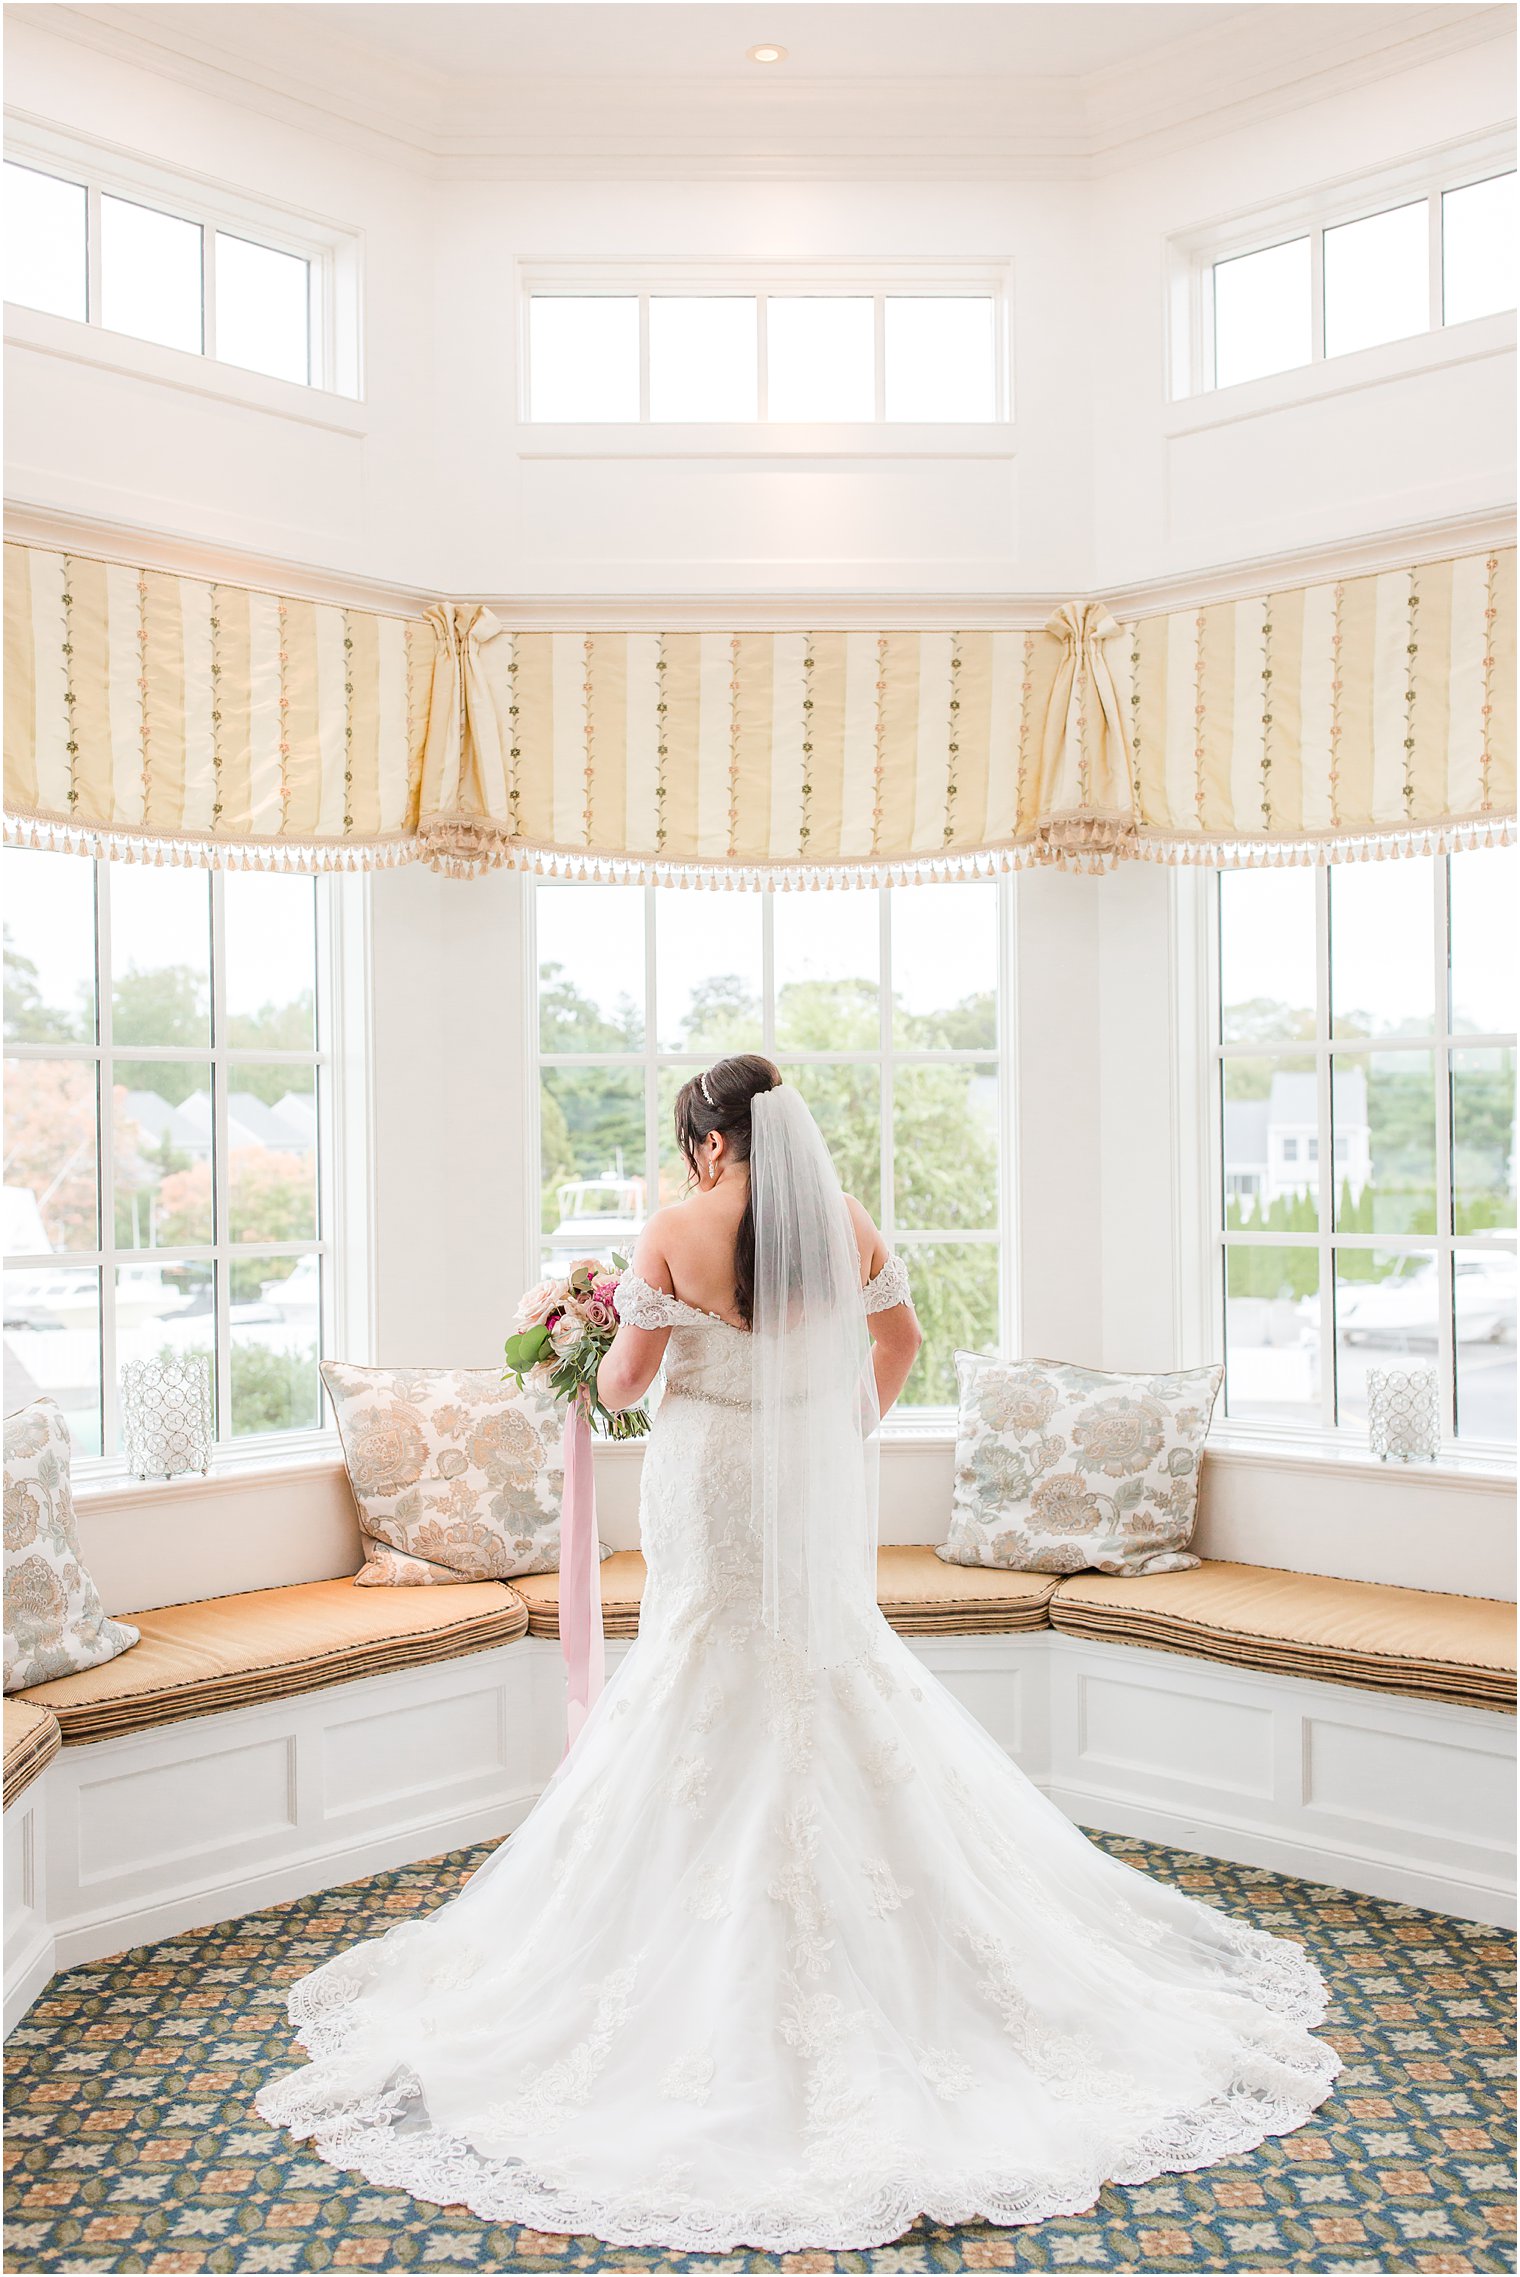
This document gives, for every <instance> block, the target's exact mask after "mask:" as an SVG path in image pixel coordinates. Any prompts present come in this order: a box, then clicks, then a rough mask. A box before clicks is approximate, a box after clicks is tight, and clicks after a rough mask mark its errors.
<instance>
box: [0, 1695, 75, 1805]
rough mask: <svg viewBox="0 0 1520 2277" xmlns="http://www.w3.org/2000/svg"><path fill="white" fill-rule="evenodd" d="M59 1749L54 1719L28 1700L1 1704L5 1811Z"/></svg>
mask: <svg viewBox="0 0 1520 2277" xmlns="http://www.w3.org/2000/svg"><path fill="white" fill-rule="evenodd" d="M62 1745H63V1735H62V1733H61V1732H60V1731H59V1729H58V1718H57V1717H56V1716H55V1715H54V1714H53V1713H52V1711H51V1710H50V1709H48V1708H35V1707H33V1705H32V1703H31V1701H30V1700H22V1699H19V1698H18V1699H8V1700H7V1701H6V1703H5V1807H6V1809H7V1810H9V1809H10V1807H11V1804H12V1803H14V1802H17V1801H19V1799H20V1798H21V1796H22V1795H24V1794H25V1793H26V1790H27V1788H28V1787H29V1786H30V1785H31V1783H32V1781H33V1780H34V1779H36V1778H38V1777H40V1776H41V1774H42V1772H43V1771H45V1770H46V1768H47V1766H48V1764H50V1763H51V1762H52V1760H53V1757H54V1756H55V1755H56V1754H57V1753H58V1750H59V1748H60V1747H61V1746H62Z"/></svg>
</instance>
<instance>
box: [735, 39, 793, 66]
mask: <svg viewBox="0 0 1520 2277" xmlns="http://www.w3.org/2000/svg"><path fill="white" fill-rule="evenodd" d="M744 52H745V55H746V56H747V57H748V58H749V61H750V62H751V63H785V61H786V49H785V48H784V47H776V46H774V45H773V44H772V42H771V41H769V40H767V41H765V42H764V43H763V44H762V45H761V46H760V47H747V48H746V49H745V51H744Z"/></svg>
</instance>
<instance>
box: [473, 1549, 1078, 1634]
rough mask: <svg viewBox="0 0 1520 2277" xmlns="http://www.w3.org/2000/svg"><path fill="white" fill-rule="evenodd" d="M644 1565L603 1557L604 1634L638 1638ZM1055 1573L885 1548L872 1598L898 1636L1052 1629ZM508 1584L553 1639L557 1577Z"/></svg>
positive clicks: (617, 1553)
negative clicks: (971, 1563) (953, 1562)
mask: <svg viewBox="0 0 1520 2277" xmlns="http://www.w3.org/2000/svg"><path fill="white" fill-rule="evenodd" d="M644 1578H645V1566H644V1559H643V1556H642V1554H641V1553H640V1552H639V1551H638V1550H614V1552H613V1554H612V1556H611V1557H610V1558H604V1559H603V1560H602V1630H603V1634H604V1635H606V1636H607V1637H609V1638H623V1637H636V1636H637V1635H638V1633H639V1605H640V1603H641V1601H642V1599H643V1595H644ZM1055 1586H1056V1580H1055V1576H1054V1574H1049V1573H1005V1572H1003V1571H1001V1570H995V1569H993V1568H990V1567H981V1566H964V1565H946V1563H945V1561H944V1559H943V1558H937V1557H936V1556H935V1555H934V1552H933V1550H931V1549H921V1548H911V1549H909V1548H897V1547H889V1548H883V1549H881V1550H879V1551H878V1553H877V1559H876V1601H877V1603H878V1604H879V1605H880V1607H881V1609H882V1611H883V1613H885V1615H886V1617H887V1619H888V1620H889V1621H890V1622H891V1624H892V1626H893V1628H894V1629H896V1630H897V1632H898V1634H899V1636H905V1637H947V1636H1004V1635H1008V1634H1009V1633H1011V1632H1017V1631H1022V1630H1029V1629H1045V1628H1049V1626H1050V1616H1049V1605H1050V1600H1051V1597H1052V1595H1053V1593H1054V1591H1055ZM512 1587H513V1588H514V1589H515V1590H516V1591H517V1594H518V1595H519V1597H521V1599H522V1601H523V1603H524V1604H525V1605H526V1607H527V1609H528V1634H529V1635H530V1636H534V1637H557V1636H558V1635H559V1575H558V1574H557V1573H524V1574H519V1575H518V1577H517V1579H516V1580H515V1581H514V1582H513V1584H512Z"/></svg>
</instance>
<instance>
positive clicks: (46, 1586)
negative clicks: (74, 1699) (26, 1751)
mask: <svg viewBox="0 0 1520 2277" xmlns="http://www.w3.org/2000/svg"><path fill="white" fill-rule="evenodd" d="M71 1451H72V1450H71V1446H70V1441H69V1427H68V1425H67V1423H66V1422H65V1421H64V1419H63V1410H62V1409H61V1408H60V1407H59V1405H58V1403H57V1401H56V1400H51V1399H34V1400H33V1401H32V1403H31V1405H30V1407H22V1408H18V1409H17V1411H16V1413H15V1414H14V1415H8V1416H7V1417H6V1419H5V1689H6V1691H7V1692H19V1691H21V1690H22V1689H23V1688H24V1687H25V1686H26V1685H28V1684H51V1683H52V1681H53V1679H54V1677H55V1676H77V1675H78V1674H79V1672H80V1670H81V1669H84V1668H98V1667H99V1665H100V1663H101V1662H102V1661H103V1660H114V1659H115V1658H116V1655H117V1654H118V1653H119V1652H125V1651H126V1650H127V1647H128V1646H129V1645H135V1644H136V1642H137V1631H136V1629H134V1628H130V1627H129V1626H128V1624H127V1623H126V1622H125V1621H113V1620H112V1619H111V1617H110V1615H109V1614H108V1613H107V1611H106V1609H105V1607H104V1605H102V1603H101V1602H100V1592H99V1590H98V1589H97V1588H96V1587H95V1584H94V1582H93V1581H92V1580H91V1579H90V1577H89V1575H88V1574H87V1573H86V1572H85V1569H84V1567H83V1566H82V1565H81V1563H80V1561H79V1530H78V1526H77V1523H76V1520H75V1516H74V1492H73V1488H72V1486H71V1485H70V1483H69V1457H70V1453H71Z"/></svg>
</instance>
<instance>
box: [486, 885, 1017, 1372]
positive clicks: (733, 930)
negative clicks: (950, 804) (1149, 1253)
mask: <svg viewBox="0 0 1520 2277" xmlns="http://www.w3.org/2000/svg"><path fill="white" fill-rule="evenodd" d="M1011 890H1012V889H1011V888H1010V887H1008V886H999V885H997V884H995V883H992V882H987V883H980V882H977V883H972V882H968V883H965V884H946V885H922V886H909V887H904V888H902V889H900V890H897V891H892V890H888V889H882V890H880V891H876V890H869V891H864V890H863V891H846V892H832V893H777V894H769V893H762V894H742V893H725V892H713V893H690V892H683V891H681V890H680V889H678V888H665V887H658V886H637V885H599V884H559V883H554V882H548V881H541V882H538V883H537V884H536V885H535V887H534V890H533V892H532V894H531V896H530V907H531V911H532V920H533V923H534V929H535V933H536V969H537V974H538V1019H537V1034H538V1056H539V1068H538V1110H539V1111H538V1125H537V1158H538V1159H537V1166H536V1175H535V1185H536V1189H537V1194H538V1203H539V1225H540V1246H541V1254H542V1260H543V1265H544V1269H545V1270H546V1271H550V1272H557V1271H560V1270H562V1269H563V1268H564V1267H565V1266H566V1265H567V1264H569V1263H570V1262H571V1261H572V1260H573V1259H575V1258H577V1257H583V1256H587V1255H597V1256H602V1257H605V1256H607V1255H608V1254H609V1253H610V1252H611V1251H612V1250H614V1249H616V1250H621V1251H623V1252H624V1253H626V1252H627V1251H628V1250H629V1249H630V1248H631V1247H632V1244H633V1242H634V1239H635V1238H636V1236H637V1233H638V1230H639V1227H640V1226H641V1224H642V1223H643V1221H644V1219H645V1217H646V1216H647V1215H648V1214H649V1212H650V1209H651V1208H652V1207H653V1206H655V1205H656V1204H657V1203H664V1202H669V1201H674V1200H676V1199H678V1198H679V1197H680V1195H681V1194H683V1193H684V1192H685V1191H686V1187H687V1176H686V1168H685V1164H684V1163H683V1162H682V1161H681V1160H680V1158H679V1156H678V1154H677V1150H676V1143H675V1136H674V1131H673V1109H674V1103H675V1095H676V1093H677V1091H678V1090H679V1089H680V1087H681V1085H682V1084H683V1083H685V1082H686V1081H687V1080H688V1078H689V1077H690V1076H691V1075H692V1074H693V1073H695V1072H696V1071H698V1070H699V1069H701V1068H703V1067H707V1066H710V1065H711V1063H712V1062H713V1061H714V1060H715V1059H720V1058H722V1057H723V1056H724V1055H725V1054H726V1053H729V1052H737V1051H761V1052H764V1053H766V1054H767V1056H768V1057H770V1058H773V1059H775V1060H776V1061H777V1062H778V1064H779V1065H780V1066H781V1067H782V1069H783V1070H784V1071H785V1074H786V1078H787V1081H788V1082H790V1083H795V1084H796V1085H797V1087H798V1089H799V1090H800V1091H801V1092H802V1094H803V1096H804V1097H805V1098H806V1100H807V1102H808V1104H809V1105H810V1106H811V1108H812V1109H813V1112H814V1113H815V1114H816V1116H817V1117H818V1120H819V1123H820V1124H821V1126H822V1128H823V1132H824V1136H825V1137H826V1138H827V1140H828V1142H829V1145H830V1147H831V1148H832V1150H833V1154H834V1160H835V1162H836V1163H837V1165H838V1168H839V1175H840V1178H841V1180H842V1182H843V1184H844V1185H845V1187H846V1188H847V1190H848V1191H850V1192H852V1193H853V1194H855V1195H856V1196H857V1197H858V1198H859V1200H860V1201H861V1202H863V1203H864V1204H865V1206H866V1208H867V1209H868V1210H870V1212H871V1214H872V1216H873V1217H874V1218H875V1219H876V1221H877V1223H878V1224H879V1225H880V1227H881V1229H882V1232H883V1234H884V1235H885V1237H886V1239H887V1241H888V1243H889V1244H890V1245H891V1246H892V1247H894V1248H896V1249H898V1250H899V1251H901V1252H902V1254H903V1256H904V1257H905V1259H906V1262H907V1264H908V1267H909V1270H910V1272H911V1274H912V1278H913V1293H914V1301H915V1304H916V1305H917V1308H918V1313H919V1318H920V1320H921V1321H922V1323H923V1327H924V1335H925V1342H924V1349H923V1351H922V1353H921V1354H920V1357H919V1360H918V1363H917V1365H916V1366H915V1368H914V1371H913V1374H912V1377H911V1378H910V1379H909V1383H908V1387H907V1391H906V1393H905V1394H904V1405H905V1406H906V1407H908V1408H920V1409H923V1408H944V1407H947V1406H950V1405H953V1403H954V1400H955V1363H954V1355H955V1352H956V1349H957V1347H966V1348H968V1349H971V1350H984V1351H985V1350H996V1349H997V1348H998V1347H999V1344H1000V1343H1001V1342H1002V1341H1003V1326H1004V1322H1005V1319H1006V1316H1007V1310H1008V1304H1009V1302H1010V1301H1011V1300H1010V1295H1009V1292H1008V1289H1007V1276H1006V1274H1005V1272H1004V1270H1003V1237H1002V1233H1003V1228H1004V1224H1005V1211H1006V1202H1005V1199H1004V1196H1003V1193H1002V1185H1003V1175H1002V1173H1003V1163H1004V1153H1003V1145H1002V1136H1001V1134H1002V1129H1003V1120H1004V1118H1003V1112H1002V1062H1001V1059H1000V1056H999V977H998V976H999V969H1000V950H999V940H1000V931H1001V921H1002V920H1001V912H1002V909H1003V906H1004V896H1005V895H1006V894H1007V893H1008V892H1010V891H1011Z"/></svg>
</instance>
